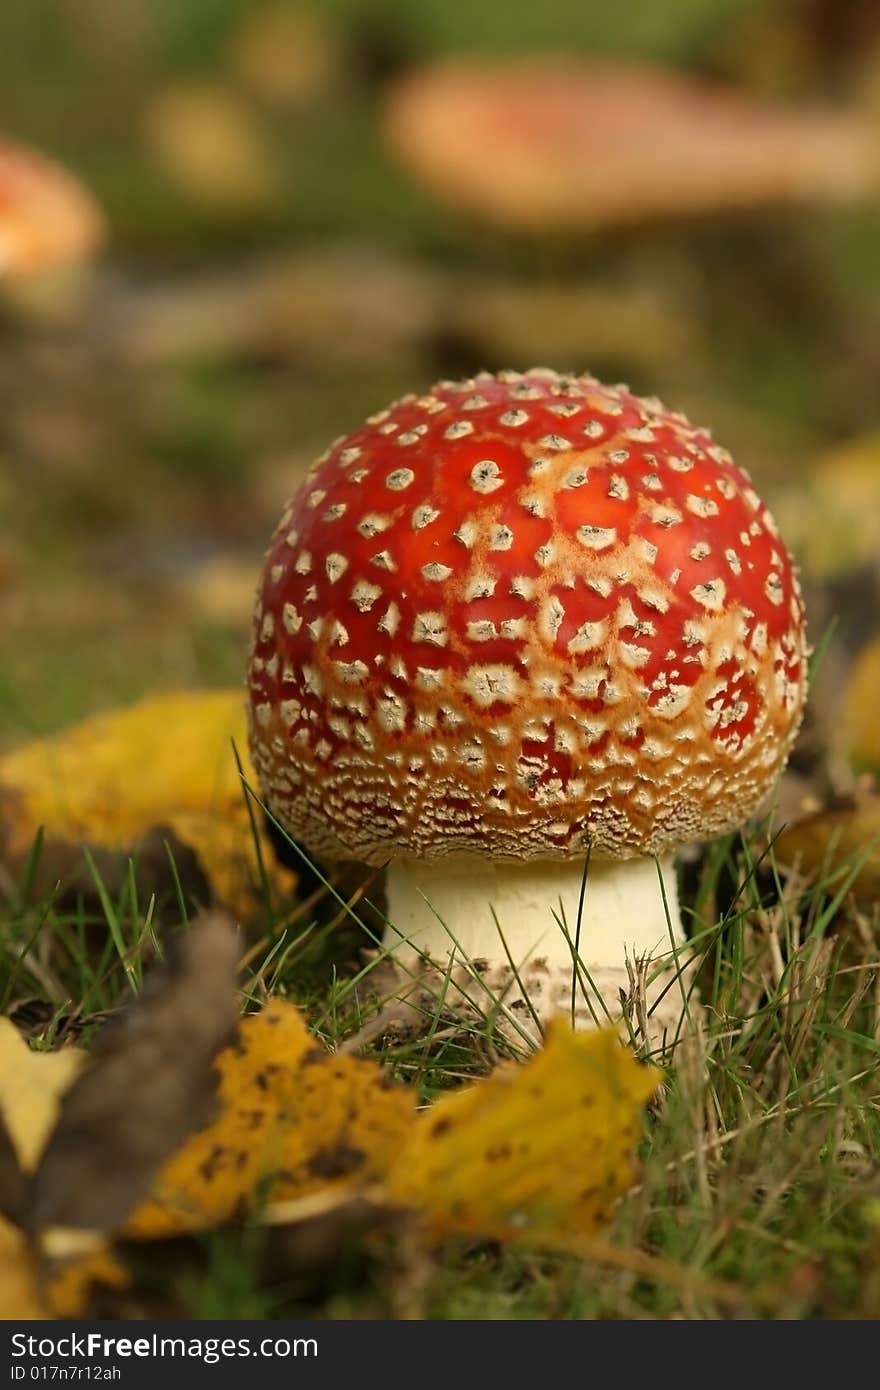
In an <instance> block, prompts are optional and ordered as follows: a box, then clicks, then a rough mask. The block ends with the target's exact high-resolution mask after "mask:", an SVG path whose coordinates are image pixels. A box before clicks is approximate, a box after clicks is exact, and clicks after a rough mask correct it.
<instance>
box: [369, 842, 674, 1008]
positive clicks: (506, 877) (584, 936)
mask: <svg viewBox="0 0 880 1390" xmlns="http://www.w3.org/2000/svg"><path fill="white" fill-rule="evenodd" d="M659 866H660V873H659V874H658V866H657V862H655V861H654V860H653V859H629V860H619V861H608V860H604V861H599V862H597V861H595V860H594V861H593V862H592V863H591V864H590V866H589V873H588V876H587V882H586V889H585V891H584V893H583V904H582V907H581V893H582V887H583V873H584V866H583V863H582V862H572V863H561V864H558V863H542V862H536V863H525V864H485V863H481V862H480V861H478V860H475V859H469V858H463V857H457V858H449V859H445V860H441V861H438V862H435V863H424V862H420V861H418V860H414V859H398V860H394V861H393V862H392V863H391V865H390V866H389V870H388V879H387V895H388V922H389V925H388V928H387V930H386V932H385V937H384V941H383V945H384V946H385V947H386V949H388V950H390V951H391V953H392V955H393V958H394V959H395V960H396V961H398V962H399V963H400V964H401V965H402V966H404V968H409V969H412V968H414V966H415V964H416V963H417V962H418V960H419V958H420V957H423V956H429V957H430V958H431V959H432V960H433V961H435V962H436V963H437V964H438V965H439V966H440V967H441V968H442V967H443V966H444V965H445V964H446V963H447V962H448V960H449V957H450V954H451V953H452V952H453V951H454V952H455V958H456V960H457V961H463V962H474V963H476V964H477V966H478V973H479V975H480V976H481V977H482V978H484V979H486V980H487V981H489V980H491V981H492V982H493V984H494V986H495V987H496V988H497V986H498V984H499V983H501V984H503V983H504V981H505V980H506V982H507V986H510V984H511V981H515V976H514V972H513V971H511V970H510V966H509V963H508V958H507V952H506V951H505V949H504V944H503V942H502V940H501V935H500V934H499V927H500V929H501V932H503V935H504V941H505V942H506V944H507V950H508V951H509V953H510V957H511V959H512V961H513V964H514V966H515V967H516V974H517V975H519V977H520V980H521V981H522V983H523V986H524V990H525V992H526V993H528V994H529V1001H530V1004H531V1005H534V1004H535V1001H536V999H537V1001H538V1012H539V1013H540V1015H541V1016H542V1017H545V1016H547V1015H549V1014H551V1013H554V1012H556V1011H558V1010H566V1011H570V1009H571V994H572V980H573V977H574V973H575V972H574V966H573V959H572V947H571V945H570V944H569V940H567V939H566V933H565V931H563V929H562V927H561V926H560V924H559V920H558V919H561V920H562V921H564V922H565V925H566V928H567V931H568V936H569V938H570V940H571V941H572V942H574V940H575V938H576V937H577V940H578V957H579V962H580V963H581V965H582V967H585V970H584V969H581V968H579V970H578V974H577V980H578V990H577V993H578V994H579V995H580V994H583V995H584V996H586V995H587V994H588V993H589V992H590V991H589V989H588V987H586V986H585V985H584V981H585V979H586V978H587V976H589V978H590V980H592V982H593V984H595V986H596V991H597V992H598V993H599V994H600V995H601V997H602V999H603V1000H604V1007H603V1009H602V1012H604V1010H605V1009H607V1010H608V1012H610V1013H612V1014H613V1015H615V1016H616V1015H619V1013H620V1004H619V995H620V989H621V988H623V989H624V991H626V990H627V988H628V985H629V974H628V972H627V969H626V961H627V958H628V959H629V960H630V962H634V961H636V960H638V959H639V958H644V957H649V958H655V957H658V956H665V957H668V956H669V955H670V953H671V952H672V950H673V946H674V947H676V948H677V947H679V946H681V945H682V944H683V943H684V940H685V937H684V932H683V930H682V926H681V917H680V913H679V906H678V892H677V888H676V882H675V872H674V868H673V863H672V859H671V858H666V859H662V860H660V861H659ZM661 877H662V882H663V889H662V890H661ZM664 894H665V902H664ZM496 919H497V920H496ZM579 922H580V927H578V923H579ZM453 938H454V940H453ZM484 963H485V964H484ZM668 983H669V981H668V979H666V980H665V984H668ZM505 987H506V986H505ZM517 989H518V983H514V993H516V992H517ZM669 994H672V995H673V997H674V998H673V1003H674V1007H675V1009H676V1010H677V1011H678V1012H680V1011H681V1006H682V1000H681V992H680V990H678V989H677V987H676V986H673V987H672V989H671V990H667V991H666V994H665V995H664V999H666V1001H667V1003H666V1012H667V1013H668V1012H669V1000H668V995H669ZM509 997H510V996H509V995H506V996H505V1002H509ZM582 1003H583V1008H582V1009H577V1008H576V1013H577V1015H578V1019H579V1020H580V1021H581V1022H582V1023H584V1025H585V1026H588V1025H589V1022H590V1021H594V1020H595V1017H596V1010H595V1003H596V1000H595V997H594V998H593V1001H592V1005H591V1004H590V1003H589V1002H588V1001H587V1000H586V997H585V998H584V1000H583V1001H582ZM650 1003H651V1001H650V999H649V1001H648V1004H649V1007H650ZM520 1007H522V1006H521V1005H520ZM530 1012H531V1010H530Z"/></svg>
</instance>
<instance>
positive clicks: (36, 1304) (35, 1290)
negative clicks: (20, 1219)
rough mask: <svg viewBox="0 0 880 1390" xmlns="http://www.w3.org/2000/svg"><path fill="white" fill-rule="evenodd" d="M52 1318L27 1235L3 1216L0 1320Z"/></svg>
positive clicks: (0, 1266)
mask: <svg viewBox="0 0 880 1390" xmlns="http://www.w3.org/2000/svg"><path fill="white" fill-rule="evenodd" d="M51 1316H52V1313H51V1312H50V1310H49V1308H48V1307H47V1306H46V1304H45V1302H44V1301H43V1297H42V1294H41V1292H40V1287H39V1283H38V1280H37V1271H36V1265H35V1262H34V1259H33V1256H32V1255H31V1252H30V1249H29V1247H28V1244H27V1241H26V1239H25V1237H24V1235H23V1234H22V1232H21V1231H19V1230H17V1228H16V1227H15V1226H12V1225H10V1223H9V1222H8V1221H5V1220H4V1219H3V1217H2V1216H0V1317H2V1318H4V1319H8V1320H10V1321H17V1320H19V1319H21V1320H22V1321H23V1320H26V1319H29V1318H48V1317H51Z"/></svg>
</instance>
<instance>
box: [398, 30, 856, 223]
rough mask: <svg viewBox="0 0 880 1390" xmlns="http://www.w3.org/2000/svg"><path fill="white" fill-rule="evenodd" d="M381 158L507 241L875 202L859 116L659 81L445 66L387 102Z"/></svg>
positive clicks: (420, 74) (556, 64)
mask: <svg viewBox="0 0 880 1390" xmlns="http://www.w3.org/2000/svg"><path fill="white" fill-rule="evenodd" d="M383 132H384V136H385V140H386V143H387V145H388V147H389V149H390V150H391V152H392V153H393V154H394V155H395V156H396V157H397V158H398V159H399V160H400V161H401V163H402V164H403V165H405V166H406V168H407V169H408V170H409V171H410V172H411V173H412V174H413V175H414V176H415V177H416V178H417V179H418V180H419V181H420V182H422V183H424V184H426V185H427V186H428V187H429V188H430V189H431V190H432V191H433V192H434V193H435V194H437V195H438V196H439V197H441V198H443V199H444V200H445V201H447V202H448V203H451V204H453V205H456V206H458V207H461V208H464V209H465V210H468V211H471V212H473V213H476V214H477V215H479V216H481V217H483V218H485V219H487V220H488V221H490V222H494V223H497V224H499V225H501V226H508V227H513V228H514V229H516V230H519V231H524V230H525V231H528V230H534V229H543V228H547V227H552V228H557V229H560V230H568V231H571V230H582V229H586V230H591V229H596V228H599V229H601V228H603V227H609V226H612V227H617V226H621V225H633V224H643V223H647V222H652V221H658V220H662V219H664V218H670V217H673V218H675V217H686V216H700V215H705V214H709V213H716V214H717V213H724V212H732V211H737V210H743V209H746V210H747V209H755V208H762V207H767V206H778V205H781V204H785V203H792V202H794V203H799V202H802V201H804V200H811V199H817V198H818V199H820V200H821V199H828V198H831V199H840V198H851V197H854V196H860V195H864V194H865V193H866V192H874V191H876V187H877V176H876V173H877V159H876V142H875V139H874V137H873V135H872V133H871V131H870V128H869V125H868V122H866V121H865V119H864V118H863V117H862V116H861V115H859V114H858V113H854V112H848V111H838V110H835V109H832V108H824V107H803V106H802V107H794V108H791V109H787V108H784V107H781V106H778V105H777V106H773V105H771V104H769V103H767V102H759V101H757V100H756V99H754V98H752V97H750V96H749V95H748V94H747V93H744V92H739V91H736V90H735V89H733V88H727V87H724V86H722V85H720V84H718V83H712V82H708V81H698V80H695V79H693V78H689V77H686V76H683V75H680V74H678V73H675V72H672V71H665V70H663V69H662V68H651V67H649V66H644V65H642V66H640V65H637V64H629V65H626V64H621V63H600V62H589V61H577V60H571V59H553V58H548V59H531V60H522V59H520V60H508V61H506V62H505V61H496V62H494V63H487V62H485V61H482V62H478V61H476V60H473V59H471V60H467V59H452V60H447V61H442V62H437V63H434V64H432V65H429V66H427V67H425V68H423V69H421V70H419V71H416V72H414V73H412V74H409V75H407V76H405V77H403V78H402V79H400V80H399V82H397V83H396V84H394V85H393V86H392V87H391V89H390V91H389V94H388V96H387V99H386V105H385V110H384V115H383Z"/></svg>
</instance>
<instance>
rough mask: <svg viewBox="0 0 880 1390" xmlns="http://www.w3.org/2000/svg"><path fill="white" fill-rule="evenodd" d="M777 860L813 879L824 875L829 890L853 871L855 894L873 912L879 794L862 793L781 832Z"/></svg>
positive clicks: (879, 892) (877, 886) (878, 883)
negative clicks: (796, 868)
mask: <svg viewBox="0 0 880 1390" xmlns="http://www.w3.org/2000/svg"><path fill="white" fill-rule="evenodd" d="M776 858H777V859H778V860H779V862H780V863H781V864H784V865H786V866H789V865H791V866H794V865H796V866H797V867H798V868H799V869H800V870H801V872H802V873H803V874H805V875H806V876H807V878H809V879H811V880H813V881H818V880H819V879H825V880H826V881H827V887H828V892H829V893H836V892H837V891H839V889H840V888H842V887H843V886H844V884H845V883H846V881H847V876H848V875H850V876H851V879H852V881H851V883H850V885H849V893H850V895H851V897H852V898H853V900H854V902H855V903H856V904H857V905H858V906H859V907H861V908H862V909H863V910H864V911H866V912H870V911H871V910H872V908H873V906H874V904H875V903H876V902H877V899H878V897H880V796H878V795H875V794H873V793H870V792H861V793H859V794H858V795H857V796H854V797H853V798H852V799H851V800H849V801H847V802H845V803H843V804H841V805H839V806H834V807H830V808H828V809H826V810H824V811H819V812H818V813H817V814H816V815H813V816H807V817H805V818H804V819H803V820H802V821H799V822H798V823H797V824H796V825H793V826H791V828H790V829H788V830H786V831H785V832H784V833H783V834H782V835H780V836H779V838H778V839H777V841H776Z"/></svg>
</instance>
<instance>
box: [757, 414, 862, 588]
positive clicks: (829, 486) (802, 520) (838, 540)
mask: <svg viewBox="0 0 880 1390" xmlns="http://www.w3.org/2000/svg"><path fill="white" fill-rule="evenodd" d="M878 509H880V435H868V436H866V437H864V438H860V439H852V440H848V441H847V442H846V443H844V444H841V445H838V446H837V447H836V448H834V449H832V450H829V451H828V453H825V454H823V455H821V456H820V457H819V458H817V459H816V460H815V461H814V463H813V464H812V466H811V467H810V468H809V469H807V470H805V471H804V472H803V473H802V474H800V475H799V476H798V478H797V482H796V484H795V485H794V486H793V487H790V488H788V489H787V490H785V491H783V492H782V494H781V495H780V498H779V501H778V505H776V506H774V513H775V514H776V516H777V520H778V521H779V525H780V528H781V530H782V532H783V534H784V536H785V538H786V541H787V543H788V545H789V546H790V547H791V549H792V551H793V552H794V554H796V555H797V557H798V560H799V561H800V563H801V564H802V565H803V566H804V569H805V571H806V573H807V574H808V575H815V576H816V577H817V578H820V579H826V580H827V579H831V578H834V577H835V576H837V575H840V574H842V573H846V572H849V571H856V570H858V569H860V568H861V567H862V566H863V565H876V562H877V534H876V533H877V513H878Z"/></svg>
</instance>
